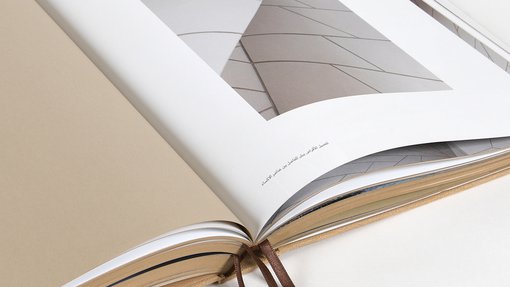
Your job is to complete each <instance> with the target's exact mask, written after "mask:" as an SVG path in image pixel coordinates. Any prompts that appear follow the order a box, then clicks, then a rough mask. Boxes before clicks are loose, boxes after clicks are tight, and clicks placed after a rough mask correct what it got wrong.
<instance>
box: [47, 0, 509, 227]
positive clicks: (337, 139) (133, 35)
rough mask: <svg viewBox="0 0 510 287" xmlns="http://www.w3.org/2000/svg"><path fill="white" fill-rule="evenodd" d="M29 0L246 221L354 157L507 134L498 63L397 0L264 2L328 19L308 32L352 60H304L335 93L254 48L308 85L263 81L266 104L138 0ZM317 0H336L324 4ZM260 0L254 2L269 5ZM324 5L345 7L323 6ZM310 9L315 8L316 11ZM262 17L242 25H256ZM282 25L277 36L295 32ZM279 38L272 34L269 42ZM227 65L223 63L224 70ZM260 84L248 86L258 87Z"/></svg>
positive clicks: (262, 61) (504, 79)
mask: <svg viewBox="0 0 510 287" xmlns="http://www.w3.org/2000/svg"><path fill="white" fill-rule="evenodd" d="M40 2H41V3H42V4H43V6H44V7H45V8H46V9H47V10H48V11H49V12H50V13H51V15H52V16H53V17H54V18H55V19H56V21H57V22H59V23H60V25H61V26H62V27H63V28H64V29H65V30H66V31H67V33H68V34H69V35H70V36H71V37H72V38H73V39H74V41H75V42H76V43H78V45H80V47H81V48H82V49H83V50H84V51H85V52H86V53H87V55H88V56H89V57H90V58H91V59H92V60H93V61H94V62H95V63H96V65H97V66H98V67H100V68H101V69H102V70H103V71H104V72H105V73H106V75H107V76H108V77H109V78H110V80H112V82H114V83H115V85H117V87H119V89H120V90H121V91H122V92H123V94H124V95H125V96H126V97H127V98H128V99H129V101H130V102H131V103H132V104H133V105H134V106H135V107H136V108H137V110H138V111H139V112H140V113H141V114H143V115H144V117H145V118H146V119H147V120H148V121H149V122H150V123H151V125H153V126H154V127H155V128H156V129H157V130H158V132H159V133H160V134H161V135H162V137H164V138H165V139H166V140H167V141H168V142H169V143H170V144H171V145H172V147H174V148H175V149H176V151H178V152H179V154H180V155H181V156H182V157H183V158H184V159H185V160H186V161H187V163H188V164H190V166H192V167H193V169H194V170H195V171H196V172H197V173H198V174H199V175H200V176H201V177H202V179H203V180H204V181H206V182H207V184H208V185H209V186H211V188H212V189H213V190H214V192H216V194H217V195H218V196H219V197H220V198H221V199H222V201H223V202H225V204H226V205H228V206H229V208H230V209H231V210H232V211H233V212H234V213H235V214H236V215H237V216H238V217H239V218H240V219H241V220H242V221H243V223H244V225H246V226H247V227H248V228H249V229H250V230H251V231H252V232H253V233H256V232H257V231H259V230H260V228H261V227H262V226H263V225H264V224H265V222H267V220H268V219H269V218H270V217H271V216H272V215H273V214H274V212H275V211H276V210H278V208H279V207H281V206H282V204H283V203H284V202H286V201H287V200H288V199H289V198H290V197H291V196H292V195H293V194H294V193H295V192H297V191H298V190H299V189H301V188H302V187H303V186H305V185H306V184H308V183H309V182H311V181H312V180H313V179H316V178H318V177H319V176H320V175H322V174H324V173H326V172H328V171H330V170H332V169H334V168H335V167H338V166H340V165H342V164H345V163H348V162H351V161H352V160H355V159H357V158H361V157H363V156H366V155H369V154H373V153H376V152H380V151H383V150H388V149H392V148H397V147H402V146H409V145H416V144H423V143H429V142H445V141H455V140H468V139H475V138H489V137H503V136H508V135H510V119H509V118H508V117H507V116H506V108H505V107H507V106H508V104H509V103H510V99H509V98H508V97H507V96H506V95H507V94H508V92H509V91H510V81H509V80H508V76H507V75H506V74H505V73H504V72H503V71H502V70H500V69H499V68H498V67H496V66H493V64H492V63H491V62H490V61H489V60H487V59H485V58H483V57H482V56H481V55H479V54H477V52H476V51H474V50H472V49H471V48H470V47H468V46H467V45H465V44H464V43H463V42H462V41H461V40H460V39H457V38H455V36H454V35H452V34H451V33H450V32H449V31H448V30H447V29H445V28H444V27H442V26H441V25H440V24H439V23H436V22H435V21H434V20H433V19H431V18H430V17H429V16H428V15H427V14H426V13H424V12H423V11H421V10H420V9H419V8H418V7H416V6H414V4H413V3H411V2H409V1H406V0H390V1H384V2H383V1H376V0H343V1H341V3H340V4H339V2H336V1H315V2H314V3H308V1H304V2H305V3H307V4H308V5H309V6H311V7H308V8H310V9H308V8H307V7H302V5H297V6H299V7H294V8H292V9H289V8H288V7H287V9H281V8H279V9H277V10H276V11H277V13H280V14H285V15H287V16H288V17H298V18H299V19H301V20H302V21H305V20H303V19H308V20H310V18H311V19H314V20H315V21H314V20H310V21H312V22H314V23H316V24H318V25H319V24H320V23H317V22H323V23H322V24H320V25H322V26H321V27H323V26H324V27H327V26H328V25H329V26H331V27H329V30H328V29H327V28H323V29H325V30H328V31H325V32H324V34H321V35H322V36H321V37H320V39H319V40H320V44H321V45H324V46H326V47H332V48H331V49H332V51H333V52H335V53H338V54H339V53H343V54H346V53H347V54H352V53H349V52H346V51H344V52H342V49H339V48H335V47H338V45H340V46H342V47H343V46H345V47H348V48H347V49H346V50H349V51H351V52H352V51H353V50H356V53H354V54H356V55H357V56H358V57H351V58H349V59H350V60H352V61H357V62H353V63H352V64H342V63H339V62H331V61H333V60H337V59H335V58H330V59H322V60H324V61H323V62H324V64H327V65H315V66H314V69H315V70H312V71H308V72H307V73H309V74H308V75H316V74H318V73H315V71H317V70H320V69H327V70H328V73H329V74H327V76H325V78H327V79H330V80H329V81H326V83H327V84H328V85H330V87H331V88H340V90H339V91H342V93H339V94H338V95H337V96H336V97H335V96H334V95H333V96H332V95H330V94H328V93H326V92H324V90H323V89H322V88H323V87H317V89H314V88H313V87H311V86H308V85H304V84H303V83H304V82H306V81H307V79H308V78H307V77H308V76H307V75H299V73H302V72H303V71H304V70H303V69H301V68H296V67H295V66H299V67H301V66H302V65H303V63H299V64H296V65H294V64H290V65H287V64H285V65H282V64H281V63H282V61H287V60H291V61H294V60H295V59H286V58H285V57H287V56H288V55H286V54H285V53H281V54H280V56H279V58H278V59H272V58H270V57H269V56H268V55H265V54H260V55H257V57H259V58H257V59H255V61H256V62H257V64H256V65H260V67H262V66H264V67H267V66H269V65H271V66H274V67H276V68H274V69H271V70H268V71H262V73H259V76H260V78H262V80H263V82H264V85H266V88H269V86H274V85H272V84H271V79H272V75H273V74H274V73H275V71H276V72H280V73H282V74H284V75H292V76H294V75H296V74H298V75H297V77H294V78H293V79H297V82H296V80H292V81H291V82H292V83H296V86H295V87H293V89H291V91H296V90H303V89H304V90H305V91H306V92H307V93H308V95H306V97H299V98H298V101H295V102H288V101H286V100H284V97H285V95H283V94H284V93H285V92H288V90H280V89H279V88H278V86H276V88H274V87H273V88H270V89H268V90H271V91H274V92H271V91H270V93H272V94H271V98H272V96H273V94H274V95H275V99H276V97H277V98H278V99H277V100H275V101H274V103H271V105H273V104H274V107H273V106H270V107H272V108H273V112H274V114H272V115H269V116H267V117H266V116H264V115H261V113H262V112H263V111H262V110H259V109H257V108H254V107H253V105H250V104H249V103H248V102H247V100H245V99H244V98H243V97H242V96H241V95H240V93H239V92H238V90H241V89H237V90H235V89H234V88H232V86H230V85H229V84H228V83H227V82H226V81H225V80H224V79H222V78H221V77H220V76H219V75H218V73H217V71H216V70H214V69H212V68H211V67H209V66H208V65H207V63H206V62H204V60H203V59H202V58H200V57H199V56H198V55H197V54H196V53H195V52H193V51H192V50H191V48H190V47H189V46H188V45H187V44H186V43H184V42H183V41H182V40H181V39H180V38H179V37H178V36H177V35H176V33H175V32H174V31H172V30H171V28H169V26H168V25H167V24H165V23H164V22H163V21H161V20H160V19H159V18H158V16H156V15H155V14H154V13H153V12H152V11H151V10H150V9H149V8H148V7H147V6H145V5H144V4H143V3H142V2H140V1H135V0H127V1H110V2H108V3H103V1H99V0H98V1H87V2H86V3H84V2H82V1H63V0H44V1H42V0H41V1H40ZM276 2H279V1H276ZM284 2H286V1H284ZM287 2H288V1H287ZM301 2H303V1H301ZM331 3H333V4H335V3H336V4H339V5H342V6H345V9H344V8H342V9H336V8H331V7H328V6H327V5H330V4H331ZM272 5H273V6H271V7H267V6H261V7H260V8H259V10H258V11H268V10H269V9H273V8H272V7H275V6H278V4H274V3H273V4H272ZM303 5H304V4H303ZM281 6H282V5H281ZM304 6H306V5H304ZM119 7H122V9H119ZM277 8H278V7H277ZM313 8H319V9H313ZM261 9H265V10H261ZM335 9H336V10H346V11H343V12H342V11H331V10H335ZM289 10H292V12H290V11H289ZM305 10H306V11H305ZM309 10H310V11H309ZM312 10H317V11H312ZM330 12H331V13H333V14H334V13H337V12H338V13H340V12H342V13H344V12H345V13H348V14H349V16H348V17H347V18H345V19H351V20H352V19H361V20H352V21H354V22H358V24H359V25H362V26H365V27H366V25H368V26H370V27H371V28H367V29H362V30H361V31H356V33H362V34H360V35H356V34H355V33H354V32H353V31H350V32H349V31H344V32H347V33H349V34H351V35H349V34H347V35H342V34H341V33H343V32H342V31H339V30H343V29H342V28H340V27H338V26H335V25H336V24H334V23H329V22H325V21H326V20H328V21H329V19H331V18H328V17H326V16H327V15H326V16H324V14H327V13H330ZM218 13H219V12H218ZM310 13H311V14H310ZM314 13H315V14H314ZM298 14H299V15H301V16H299V15H298ZM316 14H323V16H324V17H326V20H325V21H318V20H317V19H316V17H317V15H316ZM91 15H94V16H93V17H92V16H91ZM211 15H214V16H218V14H215V13H211ZM219 15H221V14H219ZM303 15H304V16H303ZM287 16H285V17H287ZM204 17H205V16H204ZM274 19H279V18H278V17H276V18H274ZM333 19H336V17H334V16H333ZM411 20H412V21H411ZM110 23H116V25H110ZM266 23H269V22H266ZM348 23H350V22H349V21H348ZM360 23H361V24H360ZM324 24H326V25H324ZM266 28H267V27H265V26H264V27H258V29H262V30H263V29H266ZM287 28H289V29H292V28H294V27H287ZM249 29H250V28H248V30H247V31H250V30H249ZM262 30H260V31H255V30H252V32H253V33H257V34H265V32H264V31H262ZM374 31H375V32H374ZM364 32H370V33H369V34H366V35H365V34H363V33H364ZM271 33H274V32H271ZM278 33H280V32H278ZM282 33H287V34H292V33H294V32H292V31H283V32H282ZM353 35H354V36H353ZM261 37H262V38H263V37H268V36H267V35H261ZM290 38H291V37H282V38H281V39H278V41H287V42H289V41H294V42H295V43H298V42H299V41H300V40H301V39H296V38H297V37H295V38H292V39H290ZM328 39H329V40H328ZM358 40H368V41H373V43H374V47H375V46H376V44H377V45H381V48H379V49H384V51H386V52H385V53H384V55H389V56H388V57H387V59H383V60H386V62H384V61H383V62H381V61H380V60H374V59H368V56H370V55H372V54H373V51H370V47H373V46H357V44H356V43H357V42H356V41H358ZM375 40H380V41H379V42H380V43H379V42H376V41H375ZM244 42H245V40H244V39H242V40H241V43H242V44H243V45H244ZM335 43H336V44H335ZM248 44H250V43H247V46H248ZM251 44H253V43H251ZM272 44H274V42H273V41H268V42H267V45H272ZM262 46H263V47H265V44H264V45H262ZM284 46H285V45H283V44H281V45H275V46H274V47H273V50H276V48H278V47H284ZM295 46H296V47H306V45H295ZM314 46H315V44H314ZM268 47H269V46H268ZM287 47H292V45H288V46H287ZM378 47H379V46H378ZM249 49H250V48H247V50H249ZM248 54H249V55H250V51H248ZM362 54H363V57H359V56H360V55H362ZM396 54H397V55H401V56H399V59H404V58H407V59H408V61H407V62H408V63H413V65H414V67H415V68H413V69H411V70H409V71H407V70H399V69H400V68H401V67H400V66H398V61H390V60H391V59H393V56H394V55H396ZM252 55H253V53H252ZM252 55H250V57H251V56H252ZM335 55H336V54H335ZM313 56H316V57H318V56H320V55H317V54H315V55H313ZM365 56H366V57H365ZM360 58H364V59H365V60H363V59H360ZM252 60H253V59H252ZM322 60H321V59H317V58H310V59H309V61H310V62H320V61H322ZM366 60H368V61H366ZM255 61H250V62H255ZM268 61H278V63H280V64H277V65H273V63H269V62H268ZM371 63H372V64H375V66H373V65H371ZM381 63H383V64H385V65H384V66H383V65H382V64H381ZM405 66H407V64H406V65H405ZM293 67H294V68H293ZM473 67H476V68H473ZM227 69H228V64H227V66H225V69H224V72H227ZM263 69H264V68H262V69H261V70H263ZM388 71H389V73H388ZM333 72H334V73H335V74H333ZM264 75H265V76H264ZM332 75H341V76H340V77H342V80H343V81H344V82H345V83H349V84H344V85H341V81H335V80H334V79H333V78H328V77H333V76H332ZM367 75H372V76H370V77H367ZM373 75H376V76H375V77H374V76H373ZM402 75H404V77H401V76H402ZM264 78H265V79H266V80H264ZM401 78H405V79H406V80H411V81H406V85H405V86H406V88H405V89H402V90H399V89H398V85H393V84H392V83H394V81H399V80H401ZM390 79H391V80H390ZM369 80H370V81H369ZM289 81H290V80H289ZM423 81H426V82H427V83H428V84H427V85H426V87H425V86H424V85H423V83H422V82H423ZM247 82H248V83H249V84H253V85H255V84H257V83H256V82H253V81H252V80H247ZM417 82H418V84H417ZM259 84H260V83H259ZM261 86H262V85H259V86H258V88H257V89H253V90H255V91H253V92H255V93H257V92H261V91H264V88H263V87H261ZM296 87H297V88H296ZM238 88H239V87H238ZM241 88H243V87H241ZM248 88H250V87H248ZM343 88H345V90H344V89H343ZM347 88H348V89H347ZM315 91H317V92H316V93H315ZM343 92H345V93H343ZM276 94H281V95H283V96H281V97H280V96H277V95H276ZM280 110H281V112H280ZM278 114H279V115H278ZM494 123H498V124H494Z"/></svg>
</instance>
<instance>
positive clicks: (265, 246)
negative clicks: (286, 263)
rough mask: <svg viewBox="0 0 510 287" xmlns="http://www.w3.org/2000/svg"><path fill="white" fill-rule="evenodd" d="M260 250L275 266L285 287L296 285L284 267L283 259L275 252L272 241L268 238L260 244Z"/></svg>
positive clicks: (277, 275)
mask: <svg viewBox="0 0 510 287" xmlns="http://www.w3.org/2000/svg"><path fill="white" fill-rule="evenodd" d="M259 248H260V251H261V252H262V254H264V256H265V257H266V258H267V261H269V264H270V265H271V267H273V271H274V274H276V277H278V280H279V281H280V283H281V284H282V286H283V287H295V285H294V283H293V282H292V279H290V276H289V273H287V270H285V267H283V264H282V261H280V258H278V255H276V253H275V252H274V249H273V247H272V246H271V243H269V241H268V240H267V239H266V240H264V241H262V243H260V244H259Z"/></svg>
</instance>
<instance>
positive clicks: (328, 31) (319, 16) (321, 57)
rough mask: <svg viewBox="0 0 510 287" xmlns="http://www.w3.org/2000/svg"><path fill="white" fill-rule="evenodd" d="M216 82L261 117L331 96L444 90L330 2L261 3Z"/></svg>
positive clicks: (277, 0)
mask: <svg viewBox="0 0 510 287" xmlns="http://www.w3.org/2000/svg"><path fill="white" fill-rule="evenodd" d="M222 77H223V78H224V79H225V81H226V82H227V83H229V84H230V85H231V86H232V87H233V88H234V89H235V90H236V91H237V92H238V93H239V94H240V95H241V96H242V97H243V98H245V100H246V101H247V102H248V103H250V104H251V105H252V106H253V107H254V108H255V109H256V110H257V111H258V112H259V113H260V114H261V115H262V116H264V117H265V118H266V119H270V118H273V117H275V116H277V115H279V114H281V113H284V112H287V111H290V110H292V109H295V108H298V107H301V106H304V105H307V104H311V103H314V102H318V101H322V100H327V99H333V98H338V97H345V96H354V95H363V94H375V93H392V92H418V91H435V90H445V89H449V87H448V86H447V85H446V84H445V83H444V82H442V81H441V80H439V79H438V78H437V77H435V76H434V75H433V74H432V73H431V72H430V71H428V70H427V69H426V68H424V67H423V66H422V65H421V64H420V63H418V62H417V61H416V60H414V59H413V58H412V57H410V56H409V55H408V54H406V53H405V52H404V51H403V50H401V49H400V48H398V47H397V46H396V45H395V44H394V43H392V42H391V41H390V40H388V39H387V38H386V37H385V36H384V35H382V34H381V33H379V32H378V31H377V30H375V29H374V28H373V27H372V26H370V25H369V24H368V23H366V22H365V21H363V20H362V19H361V18H360V17H359V16H357V15H356V14H355V13H353V12H352V11H350V10H349V9H348V8H347V7H345V6H344V5H343V4H341V3H340V2H339V1H337V0H263V1H262V3H261V5H260V7H259V9H258V10H257V13H256V14H255V16H254V18H253V19H252V21H251V22H250V24H249V25H248V27H247V29H246V31H245V32H244V34H243V36H242V37H241V40H240V42H239V45H238V46H236V48H235V50H234V51H233V53H232V55H231V57H230V60H229V61H228V62H227V64H226V66H225V68H224V70H223V73H222Z"/></svg>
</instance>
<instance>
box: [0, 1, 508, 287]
mask: <svg viewBox="0 0 510 287" xmlns="http://www.w3.org/2000/svg"><path fill="white" fill-rule="evenodd" d="M17 2H18V1H14V0H11V1H7V3H8V4H2V5H5V6H6V9H0V11H1V10H3V11H7V12H4V13H8V12H12V11H18V13H20V11H23V13H24V15H26V18H21V19H14V18H13V19H10V18H9V20H5V21H11V22H12V23H14V24H11V25H13V26H16V27H19V30H20V31H22V32H23V33H26V35H31V36H30V37H21V38H18V37H17V33H11V34H9V36H10V39H12V41H11V42H12V43H13V44H10V45H7V46H6V48H5V49H6V51H5V54H9V53H11V54H14V55H15V56H13V57H15V59H16V61H12V63H11V62H8V64H9V65H8V66H7V67H8V69H10V74H9V76H6V77H8V79H9V80H8V81H7V83H8V84H6V85H4V86H0V87H2V89H3V90H2V93H5V94H13V95H19V94H21V95H23V96H19V97H13V98H9V101H8V104H7V105H4V106H2V107H0V109H1V111H2V113H0V114H1V115H2V116H5V121H4V122H5V123H4V125H5V127H6V128H5V131H6V134H7V136H6V137H5V138H6V143H5V147H6V148H5V150H6V151H10V152H9V153H5V154H2V155H3V156H4V158H5V161H4V162H5V165H4V164H3V165H2V166H1V168H4V167H10V168H9V169H7V168H6V173H5V174H7V177H6V178H5V180H2V181H0V184H2V188H3V189H5V190H13V191H15V192H13V193H12V194H11V193H9V196H7V197H6V200H5V201H3V202H2V204H3V206H2V207H5V208H4V210H5V211H4V212H5V214H6V218H10V219H11V221H9V224H7V223H6V225H5V226H6V227H7V228H17V229H19V230H21V233H17V234H13V235H10V236H8V238H7V240H6V242H5V243H6V244H4V245H6V246H15V248H13V249H9V250H10V251H9V253H8V255H9V256H12V258H17V259H16V260H20V262H21V261H23V264H21V263H14V264H12V262H11V263H10V264H5V268H2V269H3V271H2V272H5V274H2V275H5V276H2V278H4V279H2V280H5V282H2V283H4V284H6V285H11V286H13V285H20V284H21V285H25V284H22V283H21V282H25V281H26V280H27V279H26V278H24V279H23V275H22V274H24V273H23V272H25V271H26V270H41V266H42V265H43V264H45V265H46V266H51V272H48V271H47V270H41V271H40V272H35V271H34V274H33V275H32V276H30V275H29V277H30V279H28V281H30V282H31V284H33V285H37V286H55V284H57V285H58V284H60V285H62V284H66V285H65V286H193V285H197V286H202V285H206V284H209V283H213V282H218V281H221V280H225V279H228V278H231V277H234V276H236V275H239V273H237V274H236V271H240V270H244V271H248V270H251V269H253V268H254V267H255V266H256V264H257V260H256V256H247V253H250V252H251V250H252V249H251V248H252V247H254V246H261V244H268V242H269V243H270V245H269V247H270V249H271V251H273V250H276V253H278V252H285V251H287V250H290V249H294V248H298V247H299V246H302V245H304V244H308V243H311V242H315V241H318V240H320V239H322V238H325V237H327V236H331V235H334V234H337V233H339V232H342V231H346V230H349V229H352V228H355V227H357V226H360V225H363V224H367V223H369V222H372V221H374V220H378V219H381V218H384V217H386V216H390V215H392V214H395V213H397V212H400V211H403V210H406V209H409V208H413V207H416V206H418V205H421V204H424V203H427V202H430V201H432V200H434V199H437V198H440V197H442V196H446V195H448V194H451V193H454V192H457V191H460V190H463V189H465V188H468V187H470V186H473V185H475V184H478V183H481V182H484V181H487V180H490V179H492V178H494V177H497V176H500V175H502V174H505V173H508V171H509V169H510V149H509V148H510V139H508V138H505V137H506V136H510V117H509V116H508V112H507V107H508V106H510V105H509V104H510V97H508V95H509V94H510V77H509V76H508V74H507V73H505V71H504V70H503V69H501V68H500V67H498V66H497V65H494V64H493V63H492V62H491V61H490V60H489V59H487V58H486V57H483V56H482V55H480V53H479V52H478V51H476V50H475V49H473V48H472V47H470V46H469V45H467V44H466V43H465V42H463V41H462V40H461V39H459V38H458V37H457V36H456V35H454V34H453V33H451V31H449V30H448V29H446V28H444V27H443V26H441V24H439V23H437V22H436V21H435V20H434V19H433V18H432V17H430V16H429V15H428V14H427V13H425V12H424V11H422V10H421V9H420V8H419V7H417V6H416V5H415V4H413V3H412V2H410V1H407V0H389V1H377V0H342V1H336V0H299V1H298V0H263V1H257V0H235V1H234V0H232V1H230V0H222V1H207V0H204V1H200V0H197V1H190V0H185V1H156V0H142V1H140V0H111V1H104V0H89V1H78V0H72V1H71V0H39V1H38V3H39V4H40V5H41V7H43V8H44V10H46V12H47V13H48V14H49V15H50V16H51V17H52V19H53V21H54V22H53V21H52V20H51V19H50V18H48V16H46V15H45V14H44V12H43V11H42V10H41V8H40V7H38V6H37V5H36V4H29V3H21V4H20V3H17ZM21 2H22V1H21ZM16 9H18V10H16ZM16 21H17V22H16ZM11 22H8V23H11ZM57 24H58V25H59V26H60V28H61V29H62V30H63V31H65V33H66V34H67V35H68V36H69V37H70V39H72V41H71V40H70V39H68V38H67V36H66V34H64V32H62V30H60V29H59V27H58V26H56V25H57ZM41 31H44V33H41ZM37 35H42V36H41V37H40V38H37ZM35 43H37V45H38V47H39V48H37V49H33V47H34V44H35ZM55 43H58V45H57V46H56V47H55ZM20 47H21V48H20ZM15 50H16V51H23V53H20V52H17V53H13V51H15ZM80 50H81V51H80ZM28 51H29V52H28ZM82 51H83V54H82ZM28 76H30V79H31V82H30V83H29V84H26V83H25V82H24V81H23V80H24V79H25V80H26V77H28ZM4 87H5V88H4ZM41 95H42V96H41ZM125 99H127V100H128V101H129V103H128V102H127V101H126V100H125ZM135 109H136V110H135ZM144 119H145V120H144ZM19 131H21V132H19ZM155 131H157V133H156V132H155ZM162 139H164V141H163V140H162ZM174 151H175V152H174ZM20 202H24V203H26V205H21V206H20V204H19V203H20ZM26 214H29V216H28V217H27V216H26ZM6 230H11V229H6ZM34 230H35V232H34ZM263 246H267V245H263ZM260 249H261V248H259V249H258V251H257V250H255V251H256V252H259V254H255V255H261V254H262V255H265V256H266V257H268V259H269V261H271V259H270V258H269V257H271V256H272V255H274V253H272V254H269V255H268V254H267V253H265V252H263V250H262V251H261V250H260ZM262 249H263V248H262ZM19 250H23V252H22V254H26V257H25V255H23V256H21V257H20V256H19V255H18V253H19ZM247 250H249V252H248V251H247ZM16 256H17V257H16ZM34 258H35V259H34ZM25 276H26V275H25ZM74 278H75V279H74ZM66 282H68V283H66Z"/></svg>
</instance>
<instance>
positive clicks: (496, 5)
mask: <svg viewBox="0 0 510 287" xmlns="http://www.w3.org/2000/svg"><path fill="white" fill-rule="evenodd" d="M423 2H425V3H427V4H428V5H430V6H431V7H432V8H433V9H434V10H436V12H437V13H440V14H443V16H445V17H446V18H448V19H449V20H450V21H454V22H455V24H456V25H458V26H459V27H460V28H461V29H463V30H466V31H467V32H468V33H470V34H472V35H473V36H475V38H478V40H480V41H481V42H482V43H483V44H484V45H486V46H488V47H489V48H490V49H493V50H495V51H496V52H497V53H498V54H500V55H502V56H503V57H504V58H506V59H507V60H510V32H509V31H508V29H506V27H507V25H506V24H507V17H506V14H505V13H504V11H507V10H508V9H509V8H510V4H509V3H508V2H507V1H504V0H493V1H491V2H490V3H487V2H484V1H479V0H463V1H458V0H424V1H423ZM437 13H436V14H437Z"/></svg>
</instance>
